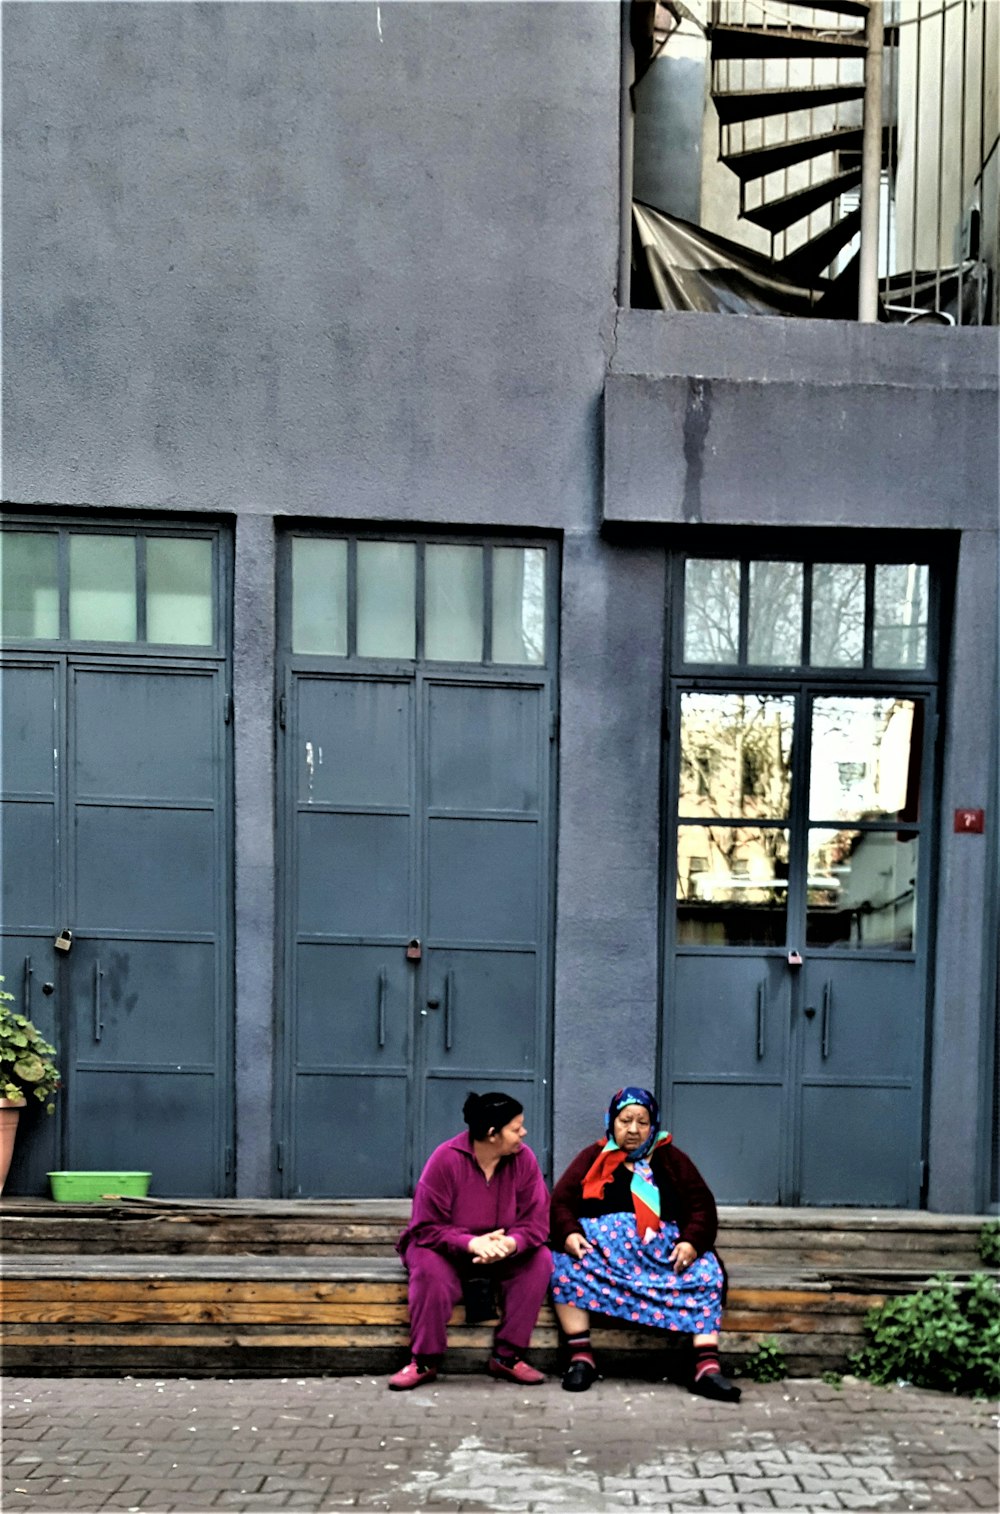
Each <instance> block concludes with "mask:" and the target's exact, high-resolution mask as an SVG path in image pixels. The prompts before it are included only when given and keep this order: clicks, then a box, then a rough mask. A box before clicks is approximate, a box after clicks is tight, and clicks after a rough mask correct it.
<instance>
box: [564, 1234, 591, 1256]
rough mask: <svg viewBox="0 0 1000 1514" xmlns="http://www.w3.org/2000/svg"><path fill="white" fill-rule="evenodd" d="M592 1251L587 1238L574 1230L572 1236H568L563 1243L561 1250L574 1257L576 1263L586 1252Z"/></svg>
mask: <svg viewBox="0 0 1000 1514" xmlns="http://www.w3.org/2000/svg"><path fill="white" fill-rule="evenodd" d="M593 1249H594V1243H593V1241H588V1240H587V1237H586V1236H585V1235H581V1234H580V1232H579V1230H574V1232H573V1234H572V1235H568V1236H567V1237H566V1239H565V1241H564V1242H563V1250H564V1251H566V1252H568V1254H569V1255H570V1256H572V1257H575V1258H576V1260H577V1261H580V1259H581V1258H582V1257H585V1256H586V1255H587V1252H588V1251H593Z"/></svg>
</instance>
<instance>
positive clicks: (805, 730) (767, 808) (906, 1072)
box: [664, 561, 936, 1207]
mask: <svg viewBox="0 0 1000 1514" xmlns="http://www.w3.org/2000/svg"><path fill="white" fill-rule="evenodd" d="M729 566H730V564H729V563H728V562H725V561H719V562H713V563H710V564H708V565H707V567H708V569H709V570H710V571H711V573H712V574H714V575H715V580H714V581H715V585H716V587H718V586H719V585H720V584H723V583H725V578H724V575H723V573H722V570H723V569H726V568H728V567H729ZM734 566H735V567H736V568H738V567H739V564H738V563H737V564H735V565H734ZM749 567H750V569H751V570H753V569H754V568H762V567H763V568H766V569H767V570H769V571H771V572H773V571H774V570H776V569H779V568H780V569H781V570H783V582H782V585H781V587H782V590H783V592H784V594H785V597H786V598H791V597H792V596H791V593H790V590H789V584H794V581H795V580H794V575H793V574H792V573H791V572H790V571H789V570H792V569H799V572H800V573H801V565H798V564H790V563H780V564H771V563H765V564H758V563H751V564H750V565H749ZM810 567H811V565H810ZM699 570H700V571H703V569H702V566H701V565H699ZM760 576H761V578H763V577H764V576H765V575H763V574H762V575H760ZM913 576H914V575H913V571H912V570H911V571H910V574H909V582H910V583H912V581H913ZM705 577H706V579H707V577H708V575H707V574H706V575H705ZM692 579H693V580H694V582H695V583H698V579H697V575H692V574H690V573H689V576H688V590H689V593H688V610H689V613H690V614H692V618H693V619H694V621H695V627H696V631H697V629H698V626H699V622H698V619H697V613H698V605H697V604H695V605H694V607H692V603H691V594H690V585H691V581H692ZM813 579H814V582H815V584H816V586H817V589H818V587H819V584H820V582H821V580H820V579H819V574H818V570H815V571H814V573H813ZM866 581H867V584H868V589H869V591H870V590H871V588H872V585H873V582H874V581H875V580H874V573H873V570H872V568H871V567H869V568H868V570H867V575H866V570H865V569H864V567H863V566H862V567H860V568H858V569H857V570H856V574H855V578H854V580H853V582H854V583H855V584H856V585H859V586H860V587H859V589H858V611H857V613H858V625H859V632H858V640H857V661H858V665H859V667H858V671H856V672H852V673H850V674H847V673H839V674H837V675H831V673H830V672H829V671H825V672H822V673H821V672H819V671H818V670H817V669H814V668H812V667H810V666H808V664H809V661H810V659H809V656H808V652H809V648H810V641H809V639H808V637H807V638H806V639H805V641H804V647H805V651H806V654H807V655H805V656H803V655H802V650H801V647H800V644H799V642H798V640H797V639H795V638H797V637H798V636H799V635H800V629H799V628H800V625H801V621H800V618H799V617H800V616H801V615H802V614H803V607H802V603H801V599H800V600H799V602H798V603H797V604H796V603H795V602H794V600H793V612H792V613H793V614H794V617H795V618H794V622H793V623H792V628H791V630H789V622H788V621H786V623H785V632H784V634H785V635H786V638H787V641H786V644H785V646H784V648H783V649H782V650H783V651H784V661H786V662H787V663H793V662H796V661H797V662H799V663H800V664H801V665H800V666H799V667H798V668H797V669H795V668H782V669H781V670H780V672H776V671H774V670H771V671H767V670H765V668H763V667H759V668H757V669H756V670H753V671H751V665H752V664H753V663H754V662H760V663H763V662H765V661H767V660H768V659H767V657H766V656H765V655H763V653H762V652H761V650H760V641H758V644H757V651H756V655H754V624H753V613H752V612H753V601H752V589H753V584H754V574H753V572H752V571H751V572H749V573H748V572H747V570H746V565H744V571H743V575H742V590H741V585H740V579H739V575H738V574H735V575H734V576H733V579H732V582H731V589H732V600H731V604H732V616H733V627H734V629H733V635H732V640H731V642H730V643H729V644H728V646H727V647H726V648H725V655H721V654H720V655H718V656H716V658H715V661H716V662H720V663H721V662H729V663H733V664H745V665H746V669H747V670H746V671H743V669H742V668H741V669H740V673H739V676H735V677H734V676H732V675H730V676H729V677H722V676H719V674H718V671H717V669H712V671H711V672H709V671H708V669H707V667H706V670H705V672H703V673H702V674H701V676H698V677H696V678H695V677H683V676H675V677H674V679H673V680H672V683H671V693H670V710H669V721H668V729H669V732H670V733H671V734H672V736H673V740H671V741H670V743H669V756H668V767H667V771H668V773H669V778H668V785H669V788H668V795H669V799H668V803H669V811H668V814H669V830H668V837H669V840H668V855H669V863H668V881H667V890H668V899H669V901H670V902H669V906H668V909H667V912H666V914H667V949H668V958H667V972H666V974H665V987H664V992H665V1004H664V1074H665V1085H666V1089H667V1099H668V1107H669V1111H670V1113H669V1118H670V1123H671V1125H672V1127H673V1128H674V1130H675V1131H677V1133H678V1140H679V1141H680V1143H681V1144H682V1145H683V1146H684V1147H685V1149H686V1150H689V1151H691V1153H692V1154H693V1155H694V1156H695V1157H696V1159H697V1161H698V1163H699V1166H700V1167H701V1168H702V1170H703V1171H704V1172H705V1174H706V1176H707V1177H708V1179H709V1181H710V1182H711V1184H712V1186H713V1188H714V1190H715V1193H716V1196H717V1197H718V1198H719V1199H720V1200H721V1201H723V1202H727V1203H760V1204H778V1203H793V1204H795V1203H798V1204H816V1205H819V1204H864V1205H879V1206H886V1207H888V1206H910V1207H916V1206H917V1205H919V1203H920V1198H921V1191H922V1182H923V1164H922V1160H921V1159H922V1146H921V1143H922V1117H923V1099H924V1068H925V1054H926V1040H927V999H928V940H929V936H930V922H931V918H932V913H931V898H932V892H933V874H932V869H931V865H930V857H929V843H930V838H931V835H932V833H933V806H932V804H931V802H930V796H931V794H932V789H933V745H934V742H933V733H934V730H935V726H936V720H935V713H934V710H935V691H934V687H933V685H932V684H930V683H929V682H928V681H927V677H926V672H927V668H928V658H927V655H926V652H925V650H924V648H925V645H926V642H924V643H921V644H920V648H919V650H920V652H921V655H920V657H919V660H918V659H917V658H916V657H914V658H913V660H914V661H918V665H919V666H920V668H921V669H922V671H923V673H924V677H923V679H922V680H921V678H920V677H919V676H917V675H915V674H914V672H913V671H912V669H911V668H910V667H909V666H897V665H896V663H898V662H899V661H901V659H900V657H899V654H898V653H896V661H895V662H890V661H889V657H888V654H883V657H882V661H883V662H884V663H886V664H887V665H886V667H885V668H883V669H882V670H881V671H880V670H879V667H878V662H879V655H878V645H879V644H878V639H877V638H878V634H879V629H880V628H879V625H878V621H877V619H876V614H875V611H876V609H878V610H879V611H880V613H882V614H883V615H886V611H885V608H884V605H882V606H880V605H878V602H877V596H876V597H875V603H874V604H873V603H872V596H871V595H870V594H869V601H868V610H867V625H865V622H866V612H865V599H864V593H865V587H864V586H865V583H866ZM848 586H849V587H850V583H849V585H848ZM700 588H701V591H702V594H703V600H702V603H705V604H708V605H709V610H710V612H711V622H710V626H711V634H712V635H713V636H718V628H719V625H720V622H724V617H725V615H727V614H729V613H730V600H729V597H728V595H727V596H726V597H725V598H724V599H723V598H722V597H718V598H716V599H715V600H714V601H711V600H708V599H707V598H705V597H704V589H705V583H704V581H702V583H701V584H700ZM748 588H749V589H750V591H751V594H750V595H749V596H748V592H747V591H748ZM748 597H749V599H750V604H749V607H748V604H747V600H748ZM817 597H818V595H817ZM770 610H771V613H770V615H769V617H768V624H769V626H773V625H775V624H777V625H778V626H779V628H780V626H781V620H780V616H781V614H783V613H784V611H783V608H782V603H781V602H780V601H777V600H776V601H775V602H774V603H772V605H771V607H770ZM838 615H839V616H840V617H841V619H840V620H838V622H837V624H838V626H840V625H842V624H843V619H844V611H843V608H842V606H840V607H838ZM737 617H739V620H737ZM762 618H763V617H762ZM886 618H887V619H888V616H887V615H886ZM915 618H916V617H914V619H915ZM705 620H706V624H707V623H708V612H707V611H706V616H705ZM789 620H791V617H789ZM813 622H814V624H813V628H812V629H813V638H812V647H813V649H814V657H813V661H815V662H820V663H821V662H823V661H824V659H823V658H821V657H818V656H816V655H815V647H816V642H817V640H818V634H817V633H816V631H815V616H814V617H813ZM926 622H927V616H926V612H925V613H924V616H923V622H922V624H921V626H920V628H919V629H920V630H921V632H922V633H925V632H926ZM805 623H806V625H807V627H808V626H809V624H810V622H809V617H808V615H806V621H805ZM862 629H864V636H862ZM906 632H907V636H908V638H909V640H908V642H907V643H906V646H907V647H910V646H915V645H916V644H917V643H916V634H915V632H912V633H911V629H910V626H909V625H907V627H906ZM768 634H771V633H770V631H769V632H768ZM838 634H841V633H840V632H838ZM758 635H759V637H763V636H764V632H763V631H759V632H758ZM771 645H772V644H771V643H770V642H767V641H765V642H764V646H765V650H767V649H768V648H770V646H771ZM896 645H898V643H893V644H892V646H893V647H894V646H896ZM684 646H685V655H686V660H687V662H688V663H689V664H690V663H692V662H694V661H696V660H697V659H696V658H695V657H694V656H692V648H697V650H698V653H699V656H700V659H701V661H703V662H704V663H706V664H708V662H709V654H710V653H711V652H712V651H715V650H716V648H717V646H718V643H717V642H710V641H709V640H708V637H707V634H706V636H705V638H703V639H702V640H701V641H700V642H699V639H698V635H697V634H693V633H692V632H691V630H690V627H689V629H688V634H687V639H686V641H685V643H684ZM790 647H791V648H794V650H795V654H796V655H795V656H794V657H793V656H791V655H789V650H790ZM842 647H843V642H842V641H841V642H838V643H837V644H836V650H837V651H841V650H842ZM873 647H874V649H875V650H874V653H873ZM770 660H771V661H773V662H777V661H779V658H778V657H777V656H772V657H771V659H770ZM835 660H836V659H835V657H834V656H833V654H832V653H831V652H830V651H827V653H826V658H825V661H827V662H831V663H833V662H834V661H835ZM734 671H735V670H734Z"/></svg>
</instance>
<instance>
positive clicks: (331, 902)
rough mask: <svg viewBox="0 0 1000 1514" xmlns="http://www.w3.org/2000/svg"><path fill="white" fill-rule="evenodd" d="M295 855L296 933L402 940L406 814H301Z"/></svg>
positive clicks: (406, 904)
mask: <svg viewBox="0 0 1000 1514" xmlns="http://www.w3.org/2000/svg"><path fill="white" fill-rule="evenodd" d="M297 852H298V917H299V930H300V931H302V932H314V933H316V934H319V935H325V934H336V935H338V936H360V937H363V938H369V937H371V936H398V937H400V938H402V939H405V937H406V935H407V927H408V925H409V921H410V877H409V873H410V869H409V856H410V819H409V817H408V816H405V815H344V814H339V813H331V812H330V811H329V810H327V811H325V812H324V811H323V810H310V811H307V812H305V813H300V814H299V816H298V848H297Z"/></svg>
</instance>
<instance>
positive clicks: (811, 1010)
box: [802, 1004, 816, 1020]
mask: <svg viewBox="0 0 1000 1514" xmlns="http://www.w3.org/2000/svg"><path fill="white" fill-rule="evenodd" d="M802 1013H803V1014H804V1015H805V1017H806V1019H807V1020H811V1019H812V1018H813V1017H814V1015H815V1014H816V1006H815V1004H807V1005H806V1007H805V1009H804V1010H803V1011H802Z"/></svg>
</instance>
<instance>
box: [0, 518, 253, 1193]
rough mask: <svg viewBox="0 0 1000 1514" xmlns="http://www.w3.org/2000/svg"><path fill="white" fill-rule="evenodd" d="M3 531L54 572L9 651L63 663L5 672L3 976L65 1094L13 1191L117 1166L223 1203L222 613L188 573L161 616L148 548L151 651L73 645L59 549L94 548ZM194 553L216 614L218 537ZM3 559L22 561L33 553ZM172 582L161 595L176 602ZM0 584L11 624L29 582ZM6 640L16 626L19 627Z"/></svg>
mask: <svg viewBox="0 0 1000 1514" xmlns="http://www.w3.org/2000/svg"><path fill="white" fill-rule="evenodd" d="M19 535H20V536H21V538H22V539H27V538H30V543H29V545H30V546H31V547H32V548H34V547H35V543H36V541H37V540H38V539H41V540H42V541H43V544H44V545H48V542H49V540H50V538H53V539H55V541H56V545H55V546H54V547H53V549H52V554H51V555H52V560H53V561H55V560H56V552H57V551H58V554H59V559H60V560H61V562H62V574H61V577H57V576H56V575H55V573H53V595H54V597H55V599H56V600H57V602H58V603H61V609H60V610H59V611H58V612H54V613H53V615H52V617H51V620H50V622H49V623H42V626H41V629H42V630H43V631H46V632H48V633H49V634H48V637H47V638H46V637H44V636H42V635H41V634H39V631H38V623H37V620H36V622H35V623H31V622H29V623H28V624H27V627H26V634H24V639H25V641H26V642H27V641H35V642H37V641H40V640H43V639H49V640H52V641H61V642H62V643H63V646H64V650H62V651H61V652H60V653H59V654H58V655H56V656H52V657H48V656H46V655H44V653H42V652H41V651H37V652H34V653H32V654H31V655H28V654H27V653H25V654H24V655H23V656H18V655H17V654H14V653H12V654H11V655H10V657H9V658H8V659H6V660H5V666H4V670H3V679H2V681H3V729H4V738H5V739H4V753H3V888H4V916H3V919H4V927H3V967H2V971H3V973H4V975H5V977H6V985H5V986H6V987H7V988H8V989H10V990H11V991H13V992H14V993H15V994H16V995H17V997H18V999H19V1000H20V1004H21V1006H23V1008H24V1010H25V1012H26V1013H28V1014H29V1016H30V1017H31V1018H32V1019H33V1020H34V1021H35V1022H36V1023H37V1024H38V1025H39V1027H40V1028H41V1029H42V1031H43V1032H44V1033H45V1034H46V1035H47V1036H48V1037H49V1039H50V1040H52V1041H53V1043H54V1044H55V1046H56V1048H57V1053H58V1063H59V1066H60V1070H61V1072H62V1076H63V1087H62V1089H61V1091H60V1093H59V1095H58V1097H57V1098H56V1100H55V1103H56V1111H57V1112H56V1114H55V1116H53V1118H52V1119H51V1120H46V1118H45V1116H44V1114H42V1115H41V1116H40V1117H39V1115H38V1114H36V1113H34V1112H33V1113H32V1115H31V1116H30V1117H29V1118H30V1125H31V1129H30V1132H29V1133H28V1138H27V1139H21V1138H19V1140H18V1143H17V1149H16V1157H15V1166H14V1169H13V1170H12V1188H13V1190H14V1191H20V1192H40V1191H45V1187H46V1183H45V1175H46V1173H47V1172H48V1171H50V1170H53V1169H58V1168H68V1169H72V1170H81V1169H82V1170H101V1171H105V1170H111V1171H120V1170H123V1169H125V1170H130V1171H131V1170H142V1171H147V1170H148V1171H150V1172H151V1173H152V1175H153V1180H152V1191H153V1192H155V1193H159V1194H179V1195H206V1196H207V1195H215V1194H224V1193H226V1192H227V1191H230V1188H231V1183H232V1176H231V1173H232V1137H231V1087H230V1060H231V1058H230V1047H231V1038H230V1033H229V1013H228V1011H229V1006H230V1004H231V985H230V968H229V962H230V958H231V952H230V950H229V941H230V928H229V915H230V884H229V877H230V856H231V850H230V830H229V813H228V793H229V782H228V774H229V760H228V730H227V724H228V715H229V700H228V690H227V687H226V683H227V677H226V662H225V659H224V656H223V655H221V653H220V652H219V651H218V650H217V647H216V645H215V644H213V634H214V633H213V629H212V628H213V626H214V627H216V633H215V635H216V639H217V635H218V623H219V618H218V616H217V614H216V613H215V612H214V611H213V610H212V608H211V603H209V604H202V605H199V606H197V607H196V610H195V612H194V613H192V610H191V606H190V603H189V601H190V600H191V598H192V581H191V578H190V577H189V578H188V579H187V580H185V581H184V583H183V586H182V587H181V588H179V589H177V591H176V593H177V594H178V595H180V596H185V597H186V601H187V602H185V603H182V604H181V606H180V608H179V609H178V608H177V605H176V602H175V604H174V606H173V607H168V609H167V610H166V611H165V610H164V606H163V601H162V599H161V600H160V601H159V602H156V601H155V591H156V589H157V586H158V584H159V583H161V582H163V581H164V575H163V574H162V573H161V572H160V567H161V565H162V558H157V557H156V554H155V553H154V551H152V550H151V551H150V553H149V559H148V560H149V564H150V568H151V571H150V572H149V574H148V575H147V574H145V573H141V572H140V573H137V574H136V575H135V579H137V580H138V591H137V592H138V612H137V611H136V608H135V606H136V597H135V591H133V598H132V601H131V607H132V608H131V614H132V616H133V628H132V633H131V635H130V637H129V639H130V640H132V641H133V642H138V643H140V644H141V643H144V642H145V643H146V645H145V646H141V650H140V655H135V654H134V653H130V655H124V651H123V649H122V648H120V647H119V648H115V649H112V648H110V647H107V648H104V649H102V650H98V649H97V648H96V647H93V648H88V649H86V650H84V649H80V650H77V649H75V648H73V647H72V645H71V642H72V637H71V636H70V635H69V634H67V633H68V631H69V629H70V627H71V624H72V622H71V621H70V620H69V619H68V617H67V604H66V600H67V589H68V588H69V589H72V586H73V577H72V569H71V570H70V573H69V574H68V575H67V574H66V571H65V569H66V564H67V560H69V561H70V563H72V556H71V553H70V552H68V551H67V550H66V547H67V545H69V546H70V547H71V546H72V545H73V543H74V542H75V540H76V539H78V538H81V537H82V538H83V539H84V540H85V543H86V545H87V546H88V547H89V546H90V545H91V543H92V541H93V539H94V533H93V532H88V531H87V530H86V529H84V528H81V529H79V530H77V528H75V527H73V528H65V527H58V526H53V527H52V528H51V530H50V531H49V532H48V533H46V532H44V531H40V530H32V531H27V530H26V531H23V532H21V533H19ZM67 538H69V542H68V543H67V540H66V539H67ZM149 539H150V540H153V539H154V538H153V536H152V532H151V533H150V536H149ZM197 540H198V553H199V555H198V558H197V560H196V564H195V567H196V571H197V568H198V565H199V564H200V567H201V569H203V570H204V571H203V572H202V573H201V579H202V580H203V584H204V597H205V599H206V600H209V601H214V598H215V590H214V588H213V584H214V581H215V575H216V574H217V572H218V571H219V566H220V565H219V563H218V547H217V543H216V542H215V540H214V539H210V538H209V537H208V535H207V534H206V533H202V535H201V536H200V537H199V538H198V539H197ZM114 541H115V543H116V545H119V546H120V544H121V543H122V542H124V543H125V550H126V551H127V552H136V553H138V554H139V562H140V564H143V565H144V564H145V561H146V558H145V548H146V546H147V545H148V541H147V540H145V539H142V538H140V539H139V540H138V543H137V539H136V538H135V537H134V535H129V534H128V533H124V532H120V533H118V534H117V535H116V536H115V537H114ZM155 541H156V543H157V548H159V547H160V545H161V544H162V543H164V542H165V543H166V546H167V549H168V551H173V549H174V547H175V546H179V547H180V551H179V552H178V553H177V558H178V559H179V561H180V564H181V566H182V567H183V568H185V569H190V566H191V559H190V557H189V556H185V549H186V548H187V547H188V545H189V539H187V538H182V537H180V536H178V535H177V534H176V533H173V534H165V535H163V536H160V537H157V538H155ZM202 549H204V550H202ZM36 555H37V554H36ZM11 556H12V557H14V559H15V562H18V561H20V562H24V561H28V560H29V559H30V553H29V551H28V550H27V548H22V549H21V550H20V553H18V552H16V551H15V552H14V553H12V554H11ZM213 564H214V566H213ZM8 566H9V564H8ZM135 579H134V580H133V583H135ZM144 580H145V582H144ZM175 582H176V580H168V581H167V587H169V588H170V590H171V591H172V592H173V586H174V583H175ZM5 591H6V601H5V616H6V615H7V613H8V609H9V606H10V603H11V601H12V600H13V601H14V602H15V608H16V603H17V595H18V594H20V595H21V598H22V600H23V599H24V598H25V597H26V596H27V594H28V592H29V591H31V592H34V588H33V586H32V584H31V583H30V582H29V583H27V585H25V582H24V581H23V580H20V581H18V582H15V583H13V584H12V583H11V575H10V574H8V576H7V578H6V579H5ZM166 592H167V589H166V588H165V589H164V596H165V595H166ZM36 597H37V594H36ZM119 607H120V601H119V606H118V607H116V608H119ZM171 613H173V614H174V619H173V620H171V619H170V614H171ZM10 618H11V619H14V616H13V614H12V613H11V615H10ZM15 625H16V626H18V622H17V621H16V620H15ZM18 628H19V629H20V630H21V631H22V633H25V624H24V617H23V616H22V617H21V621H20V623H19V627H18ZM110 629H111V630H116V629H117V630H118V631H119V632H120V631H121V626H120V625H118V626H114V625H112V626H110ZM60 632H61V634H59V633H60ZM154 634H155V635H156V636H157V638H158V640H160V641H166V640H167V639H169V638H172V639H174V640H180V639H182V638H183V637H184V636H187V637H188V639H189V640H191V641H192V642H195V641H196V638H197V639H198V642H200V643H208V644H210V649H209V651H208V654H207V655H206V656H204V657H202V658H201V659H199V658H197V657H196V656H195V655H193V653H194V652H195V647H194V646H192V647H190V648H185V651H186V652H187V654H188V655H187V656H184V655H181V656H175V657H166V656H164V655H163V648H162V647H161V648H159V649H158V650H154V649H153V647H152V645H150V643H151V642H152V638H153V636H154ZM109 639H110V638H109ZM120 639H122V640H124V639H125V637H124V635H122V636H121V638H120ZM147 647H148V650H147ZM60 939H61V943H62V945H63V946H64V947H66V948H67V949H64V950H63V949H59V942H60Z"/></svg>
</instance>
